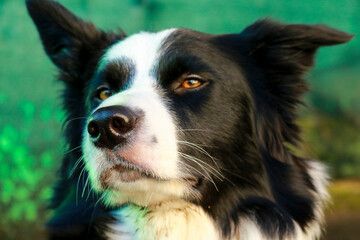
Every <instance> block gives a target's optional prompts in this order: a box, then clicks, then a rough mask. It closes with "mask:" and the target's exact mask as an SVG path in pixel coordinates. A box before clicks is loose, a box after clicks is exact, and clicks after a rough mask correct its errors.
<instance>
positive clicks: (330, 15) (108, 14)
mask: <svg viewBox="0 0 360 240" xmlns="http://www.w3.org/2000/svg"><path fill="white" fill-rule="evenodd" d="M59 2H61V3H62V4H64V5H65V6H66V7H68V8H69V9H70V10H71V11H73V12H75V13H76V14H77V15H79V16H81V17H82V18H85V19H88V20H92V21H93V22H95V24H96V25H97V26H99V27H101V28H103V29H108V30H109V29H114V28H118V27H121V28H122V29H124V30H125V32H126V33H127V34H131V33H135V32H138V31H139V30H150V31H157V30H161V29H164V28H170V27H188V28H192V29H195V30H199V31H205V32H209V33H230V32H240V31H241V30H242V29H243V28H244V27H246V26H247V25H249V24H251V23H252V22H254V21H255V20H257V19H258V18H263V17H272V18H274V19H277V20H281V21H283V22H288V23H323V24H327V25H330V26H332V27H334V28H338V29H341V30H343V31H346V32H349V33H353V34H359V33H360V1H359V0H342V1H337V0H327V1H326V0H301V1H295V0H288V1H286V0H268V1H267V0H252V1H248V0H227V1H226V0H211V1H210V0H197V1H192V0H106V1H104V0H60V1H59ZM316 62H317V65H316V67H315V68H314V69H313V71H312V72H311V73H310V74H309V75H308V79H309V82H310V84H311V86H312V91H311V92H310V93H309V94H307V95H306V102H307V103H308V105H309V107H308V108H307V109H305V108H304V109H303V111H302V112H301V114H300V119H299V124H300V125H301V126H302V127H303V131H304V133H303V137H304V139H305V140H306V141H305V142H306V144H304V150H302V152H301V154H304V155H307V156H310V157H313V158H317V159H321V160H323V161H324V162H326V163H327V164H328V165H329V166H330V172H331V175H332V177H333V178H334V179H335V181H334V184H333V185H332V187H331V189H330V191H331V194H332V196H333V199H334V204H333V205H332V206H331V207H330V210H329V211H328V214H327V218H328V226H327V229H328V233H327V234H326V235H325V237H324V239H358V237H359V236H360V230H359V227H358V226H360V181H359V176H360V132H359V129H360V97H359V96H360V81H359V80H360V38H359V37H355V39H353V41H352V42H350V43H348V44H345V45H341V46H335V47H329V48H322V49H321V50H320V51H319V53H318V56H317V59H316ZM55 74H56V69H55V67H54V66H53V65H52V64H51V62H50V61H49V59H48V58H47V57H46V55H45V53H44V51H43V50H42V46H41V44H40V39H39V37H38V34H37V32H36V30H35V27H34V25H33V23H32V21H31V20H30V18H29V16H28V15H27V13H26V9H25V4H24V1H23V0H0V110H1V111H0V113H1V116H0V216H1V217H0V239H41V238H42V237H43V236H44V229H43V227H42V225H43V222H44V221H45V220H46V218H47V217H48V215H49V213H48V212H47V211H46V204H47V199H48V198H49V197H50V196H51V194H52V190H51V185H52V182H53V181H54V179H55V176H56V169H57V168H58V166H59V164H60V161H61V156H62V153H63V151H64V147H63V146H64V142H63V140H62V138H61V122H62V120H63V118H64V117H63V112H62V110H61V108H60V101H59V96H60V93H61V89H62V85H61V83H58V82H56V81H55V80H54V79H55V77H54V76H55Z"/></svg>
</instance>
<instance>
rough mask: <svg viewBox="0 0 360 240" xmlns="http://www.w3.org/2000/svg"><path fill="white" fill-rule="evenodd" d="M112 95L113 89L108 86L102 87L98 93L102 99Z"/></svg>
mask: <svg viewBox="0 0 360 240" xmlns="http://www.w3.org/2000/svg"><path fill="white" fill-rule="evenodd" d="M110 96H111V91H110V89H107V88H101V89H99V91H98V94H97V97H98V98H99V99H100V100H105V99H107V98H108V97H110Z"/></svg>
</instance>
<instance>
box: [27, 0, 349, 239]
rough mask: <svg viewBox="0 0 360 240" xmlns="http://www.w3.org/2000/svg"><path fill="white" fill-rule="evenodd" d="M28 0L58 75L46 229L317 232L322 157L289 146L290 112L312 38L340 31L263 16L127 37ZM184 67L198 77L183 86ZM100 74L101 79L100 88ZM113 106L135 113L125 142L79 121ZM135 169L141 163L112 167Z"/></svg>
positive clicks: (157, 233)
mask: <svg viewBox="0 0 360 240" xmlns="http://www.w3.org/2000/svg"><path fill="white" fill-rule="evenodd" d="M26 4H27V7H28V11H29V13H30V15H31V17H32V19H33V20H34V22H35V25H36V27H37V29H38V31H39V33H40V37H41V40H42V42H43V44H44V49H45V51H46V53H47V54H48V56H49V57H50V59H51V60H52V61H53V62H54V64H55V65H56V66H57V67H58V69H59V79H61V80H62V81H64V82H65V90H64V94H63V99H64V109H65V111H66V112H67V121H66V122H65V126H64V134H65V139H66V141H67V143H68V150H69V151H68V152H67V153H66V154H65V156H64V158H63V164H62V167H61V170H60V174H59V180H58V183H57V185H56V188H55V194H54V198H53V199H52V204H51V207H52V209H54V215H53V217H52V219H51V220H50V221H49V222H48V224H47V229H48V233H49V238H50V239H318V238H319V237H320V235H321V231H322V224H323V208H324V205H325V204H326V202H327V201H328V193H327V191H326V185H327V176H326V173H325V169H324V166H323V165H322V164H321V163H318V162H315V161H311V160H308V159H304V158H301V157H298V156H295V155H294V154H293V153H292V152H291V151H290V150H289V149H288V147H287V146H289V145H293V146H295V147H296V146H297V145H298V143H299V142H300V141H301V139H300V136H299V132H300V130H299V127H298V126H297V124H296V122H295V117H296V112H297V106H298V105H299V104H301V97H302V95H303V94H304V92H306V90H307V84H306V82H305V80H304V79H303V75H304V73H305V72H306V71H308V70H309V69H310V68H311V67H312V66H313V59H314V55H315V53H316V50H317V48H318V47H321V46H328V45H334V44H340V43H344V42H347V41H349V40H350V39H351V38H352V36H351V35H349V34H346V33H344V32H340V31H337V30H334V29H331V28H328V27H326V26H323V25H297V24H291V25H286V24H280V23H277V22H274V21H271V20H260V21H257V22H255V23H254V24H252V25H250V26H249V27H247V28H246V29H245V30H243V31H242V32H241V33H239V34H226V35H210V34H205V33H200V32H196V31H192V30H189V29H169V30H164V31H161V32H158V33H150V32H141V33H138V34H135V35H132V36H129V37H127V36H126V35H125V34H124V33H122V32H120V33H113V32H104V31H101V30H98V29H97V28H96V27H95V26H94V25H93V24H92V23H89V22H85V21H83V20H81V19H79V18H77V17H76V16H74V15H73V14H72V13H70V12H69V11H68V10H67V9H65V8H64V7H63V6H61V5H60V4H58V3H56V2H53V1H50V0H28V1H27V2H26ZM192 75H196V76H200V77H201V83H202V85H201V86H199V87H196V88H193V89H186V88H183V87H182V85H181V84H182V82H183V81H184V80H186V79H188V78H189V76H190V77H191V76H192ZM102 87H106V89H109V90H110V91H111V96H110V97H109V98H107V99H105V100H103V101H101V100H100V99H99V98H97V97H96V96H97V95H96V94H97V93H98V90H99V88H102ZM113 106H122V107H125V108H126V109H130V110H131V111H134V112H139V113H141V118H140V120H139V121H138V122H137V123H136V125H135V127H134V129H133V130H132V133H131V137H130V138H129V139H127V140H126V143H123V144H121V146H120V145H116V146H112V147H109V146H100V147H99V146H96V145H95V144H94V141H93V140H92V138H91V137H90V136H89V131H88V130H87V124H88V123H89V121H90V120H91V118H92V116H93V115H94V114H95V112H96V111H98V110H99V109H100V110H101V109H105V108H106V107H113ZM118 166H121V168H120V170H119V168H117V167H118ZM124 169H125V170H124ZM133 173H134V174H142V175H141V176H142V177H140V178H139V179H135V180H130V181H128V180H123V179H129V178H130V179H131V176H132V175H131V174H133Z"/></svg>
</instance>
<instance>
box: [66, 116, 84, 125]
mask: <svg viewBox="0 0 360 240" xmlns="http://www.w3.org/2000/svg"><path fill="white" fill-rule="evenodd" d="M82 119H87V117H76V118H72V119H68V120H66V121H65V122H64V126H66V125H68V124H69V123H70V122H72V121H75V120H82Z"/></svg>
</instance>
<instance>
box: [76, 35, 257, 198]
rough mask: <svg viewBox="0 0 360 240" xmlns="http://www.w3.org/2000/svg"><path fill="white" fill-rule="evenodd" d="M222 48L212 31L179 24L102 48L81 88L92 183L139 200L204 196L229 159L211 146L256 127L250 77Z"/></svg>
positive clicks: (247, 135) (238, 137)
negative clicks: (207, 185) (84, 90)
mask: <svg viewBox="0 0 360 240" xmlns="http://www.w3.org/2000/svg"><path fill="white" fill-rule="evenodd" d="M229 57H230V56H226V55H225V54H224V53H222V52H221V50H220V49H219V46H218V44H217V41H216V37H214V36H211V35H207V34H202V33H198V32H194V31H190V30H185V29H170V30H165V31H162V32H159V33H139V34H135V35H132V36H130V37H127V38H125V39H123V40H121V41H118V42H116V43H114V44H113V45H111V46H110V47H109V48H107V49H106V51H105V54H104V55H103V56H102V57H101V58H100V61H99V63H98V64H97V66H98V67H97V69H96V71H95V73H94V75H93V76H92V78H91V80H90V83H89V87H88V91H87V104H88V106H89V109H90V111H89V112H88V114H89V119H88V122H87V127H86V128H85V130H84V139H83V149H84V157H85V162H86V166H87V169H88V171H89V172H90V176H91V181H92V184H93V187H94V188H95V189H96V190H98V191H106V192H111V194H112V196H113V197H112V201H115V202H116V201H119V202H120V203H122V202H124V201H131V202H135V203H138V204H142V205H143V204H146V203H147V204H151V203H152V202H157V201H160V200H164V199H171V198H187V199H189V198H190V199H194V198H198V197H201V194H200V193H199V191H198V189H199V187H200V185H201V184H203V182H204V181H205V182H207V181H208V182H212V184H213V187H214V188H216V187H217V185H216V182H218V181H219V180H221V181H223V180H224V175H223V174H222V171H223V169H224V168H225V167H226V163H222V162H219V160H218V159H217V158H218V156H216V154H215V153H214V152H215V151H213V150H214V149H217V148H220V147H221V148H223V149H224V147H222V145H224V146H229V145H232V141H233V142H238V143H241V142H244V140H245V139H246V141H247V140H248V139H251V137H250V136H252V134H253V129H254V126H252V122H251V121H250V118H251V117H252V113H251V104H252V103H251V100H250V96H249V87H248V85H247V84H246V82H245V81H244V76H243V74H242V72H241V69H240V68H238V67H237V65H236V64H234V63H233V62H232V61H231V59H229ZM228 68H230V69H232V71H230V72H229V71H226V69H228ZM235 112H236V113H237V114H234V113H235ZM238 113H239V114H238ZM241 113H243V114H241ZM237 125H241V128H242V129H238V126H237ZM239 133H241V134H239ZM238 134H239V135H238ZM243 144H245V143H243ZM246 144H247V145H250V143H246ZM225 151H227V149H226V148H225ZM241 154H242V153H239V156H241Z"/></svg>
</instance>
